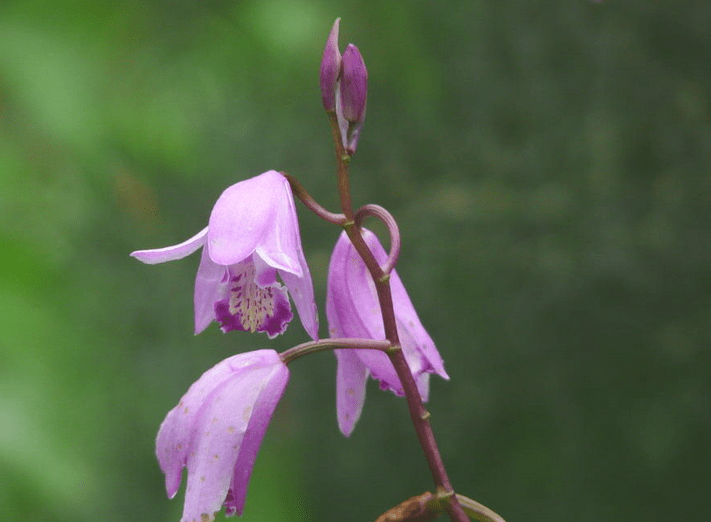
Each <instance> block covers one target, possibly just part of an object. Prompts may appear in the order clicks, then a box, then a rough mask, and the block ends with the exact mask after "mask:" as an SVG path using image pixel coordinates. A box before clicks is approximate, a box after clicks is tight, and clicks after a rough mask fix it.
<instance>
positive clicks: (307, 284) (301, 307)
mask: <svg viewBox="0 0 711 522" xmlns="http://www.w3.org/2000/svg"><path fill="white" fill-rule="evenodd" d="M298 254H299V264H300V265H301V273H302V276H301V277H298V276H295V275H294V274H291V273H289V272H285V271H280V272H279V275H280V276H281V279H282V281H284V284H285V285H286V287H287V288H288V289H289V293H290V294H291V298H292V299H293V300H294V304H295V305H296V310H297V311H298V312H299V319H300V320H301V324H302V325H303V326H304V330H306V333H307V334H309V335H310V336H311V338H312V339H313V340H314V341H318V310H317V309H316V299H315V298H314V284H313V282H312V281H311V271H310V270H309V265H307V264H306V258H305V257H304V253H303V252H302V251H301V249H299V252H298Z"/></svg>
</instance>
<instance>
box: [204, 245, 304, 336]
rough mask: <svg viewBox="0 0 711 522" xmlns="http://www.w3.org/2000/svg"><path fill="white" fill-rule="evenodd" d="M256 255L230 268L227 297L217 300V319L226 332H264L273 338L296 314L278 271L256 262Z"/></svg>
mask: <svg viewBox="0 0 711 522" xmlns="http://www.w3.org/2000/svg"><path fill="white" fill-rule="evenodd" d="M255 257H256V255H255V256H252V257H250V258H249V259H247V260H245V261H243V262H241V263H238V264H236V265H232V266H231V267H230V268H229V275H228V278H227V281H226V286H225V292H224V297H223V298H222V299H220V300H218V301H216V302H215V318H216V320H217V321H218V322H219V323H220V324H221V327H222V331H223V332H229V331H231V330H240V331H243V332H265V333H266V334H267V335H268V336H269V338H270V339H273V338H274V337H276V336H277V335H280V334H282V333H284V332H285V331H286V328H287V327H288V325H289V322H290V321H291V320H292V319H293V317H294V315H293V314H292V312H291V305H290V304H289V296H288V294H287V292H286V288H284V287H283V286H282V285H281V284H280V283H278V282H277V281H276V270H274V269H273V268H271V267H269V266H267V265H265V264H263V263H258V264H256V263H254V262H253V261H252V259H253V258H255ZM257 265H258V266H257ZM258 267H259V268H258ZM258 270H259V271H258Z"/></svg>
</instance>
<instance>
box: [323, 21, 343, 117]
mask: <svg viewBox="0 0 711 522" xmlns="http://www.w3.org/2000/svg"><path fill="white" fill-rule="evenodd" d="M340 21H341V19H340V18H336V21H335V22H334V24H333V28H332V29H331V32H330V33H329V35H328V39H327V40H326V47H325V48H324V50H323V59H322V60H321V73H320V75H319V80H320V82H321V100H322V101H323V107H324V109H326V110H327V111H334V110H336V82H337V81H338V77H339V75H340V74H341V52H340V51H339V50H338V26H339V24H340Z"/></svg>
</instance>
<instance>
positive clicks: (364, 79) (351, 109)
mask: <svg viewBox="0 0 711 522" xmlns="http://www.w3.org/2000/svg"><path fill="white" fill-rule="evenodd" d="M340 95H341V109H342V113H341V114H342V116H343V118H345V119H346V120H347V121H349V122H350V123H361V122H362V121H363V120H364V119H365V105H366V101H367V98H368V71H367V69H366V68H365V62H364V61H363V57H362V56H361V55H360V51H359V50H358V48H357V47H356V46H355V45H353V44H348V47H346V50H345V52H344V53H343V75H342V78H341V85H340Z"/></svg>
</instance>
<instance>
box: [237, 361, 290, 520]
mask: <svg viewBox="0 0 711 522" xmlns="http://www.w3.org/2000/svg"><path fill="white" fill-rule="evenodd" d="M275 353H276V352H275ZM277 357H278V356H277ZM288 381H289V369H288V368H287V367H286V365H284V364H282V363H281V361H279V363H278V364H277V363H276V362H275V363H274V366H273V368H272V370H271V373H270V374H269V375H268V376H267V377H265V378H264V381H263V382H264V384H263V386H262V388H261V390H260V393H259V396H258V397H257V400H256V402H255V405H254V411H253V412H252V416H251V417H250V420H249V424H248V426H247V432H246V433H245V435H244V439H243V440H242V445H241V446H240V449H239V454H238V455H237V460H236V461H235V466H234V474H233V476H232V482H231V489H232V497H231V499H230V501H229V502H228V503H226V505H225V507H226V509H227V510H235V511H236V512H237V514H238V515H241V514H242V509H243V508H244V500H245V497H246V495H247V486H248V485H249V478H250V476H251V475H252V468H253V467H254V461H255V460H256V458H257V452H258V451H259V447H260V446H261V445H262V439H263V438H264V433H265V432H266V431H267V426H268V425H269V421H270V420H271V418H272V415H274V410H275V409H276V406H277V404H278V403H279V400H280V399H281V396H282V395H283V393H284V389H285V388H286V384H287V382H288Z"/></svg>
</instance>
